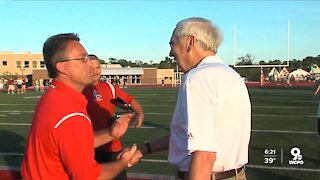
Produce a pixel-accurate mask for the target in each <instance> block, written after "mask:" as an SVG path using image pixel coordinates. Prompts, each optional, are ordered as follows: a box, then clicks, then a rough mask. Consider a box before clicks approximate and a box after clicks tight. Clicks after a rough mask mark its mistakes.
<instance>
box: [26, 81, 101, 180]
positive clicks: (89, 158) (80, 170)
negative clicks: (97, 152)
mask: <svg viewBox="0 0 320 180" xmlns="http://www.w3.org/2000/svg"><path fill="white" fill-rule="evenodd" d="M86 105H87V100H86V98H85V97H84V96H83V95H82V94H81V93H80V92H78V91H76V90H75V89H73V88H71V87H69V86H67V85H66V84H63V83H61V82H58V81H53V86H52V87H51V88H49V89H48V91H47V92H46V93H45V94H44V95H43V96H42V97H41V99H40V100H39V102H38V104H37V106H36V110H35V112H34V116H33V120H32V125H31V129H30V133H29V137H28V141H27V146H26V151H25V156H24V159H23V161H22V165H21V174H22V177H23V178H24V179H25V180H29V179H30V180H31V179H32V180H34V179H46V180H51V179H52V180H57V179H59V180H61V179H62V180H63V179H88V180H89V179H92V180H93V179H97V178H98V176H99V175H100V173H101V170H102V167H101V165H100V164H98V163H97V162H96V161H95V160H94V137H93V131H92V125H91V121H90V119H89V118H88V115H87V111H86Z"/></svg>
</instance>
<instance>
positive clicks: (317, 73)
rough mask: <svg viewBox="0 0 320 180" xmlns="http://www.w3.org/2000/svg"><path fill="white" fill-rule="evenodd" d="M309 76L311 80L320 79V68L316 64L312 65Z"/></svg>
mask: <svg viewBox="0 0 320 180" xmlns="http://www.w3.org/2000/svg"><path fill="white" fill-rule="evenodd" d="M310 74H311V80H318V79H320V68H319V66H318V65H317V64H313V65H312V66H311V70H310Z"/></svg>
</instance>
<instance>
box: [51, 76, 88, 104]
mask: <svg viewBox="0 0 320 180" xmlns="http://www.w3.org/2000/svg"><path fill="white" fill-rule="evenodd" d="M50 88H52V89H55V90H57V91H61V92H63V93H65V94H67V96H70V97H72V98H74V99H75V100H76V101H77V102H78V103H80V104H81V105H82V106H87V104H88V101H87V99H86V98H85V96H84V95H83V94H82V93H81V92H79V91H77V90H75V89H74V88H72V87H70V86H68V85H67V84H65V83H63V82H61V81H57V80H53V81H52V85H51V87H50Z"/></svg>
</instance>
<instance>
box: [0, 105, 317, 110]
mask: <svg viewBox="0 0 320 180" xmlns="http://www.w3.org/2000/svg"><path fill="white" fill-rule="evenodd" d="M23 105H28V106H35V105H36V104H0V106H23ZM172 106H175V104H171V105H165V104H159V105H156V104H146V105H142V107H172ZM252 107H253V108H266V109H284V108H285V109H310V108H318V107H317V106H304V107H301V106H252Z"/></svg>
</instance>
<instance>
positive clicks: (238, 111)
mask: <svg viewBox="0 0 320 180" xmlns="http://www.w3.org/2000/svg"><path fill="white" fill-rule="evenodd" d="M250 131H251V104H250V99H249V94H248V90H247V87H246V85H245V83H244V81H243V79H242V78H241V77H240V75H239V74H238V73H237V72H236V71H234V70H233V69H232V68H230V67H228V66H227V65H225V64H224V63H223V62H222V61H221V60H220V58H219V57H218V56H208V57H206V58H204V59H203V60H202V61H201V62H200V63H199V64H198V65H197V66H196V67H195V68H193V69H191V70H190V71H189V72H187V73H186V74H185V75H184V77H183V80H182V83H181V86H180V89H179V95H178V100H177V104H176V107H175V111H174V114H173V117H172V122H171V130H170V145H169V157H168V159H169V163H170V164H172V165H173V166H176V167H177V168H178V169H179V170H181V171H188V170H189V165H190V162H191V156H190V154H191V153H192V152H194V151H197V150H200V151H208V152H216V157H217V159H216V161H215V163H214V167H213V171H215V172H221V171H228V170H230V169H235V168H239V167H241V166H243V165H245V164H246V163H248V146H249V140H250Z"/></svg>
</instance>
